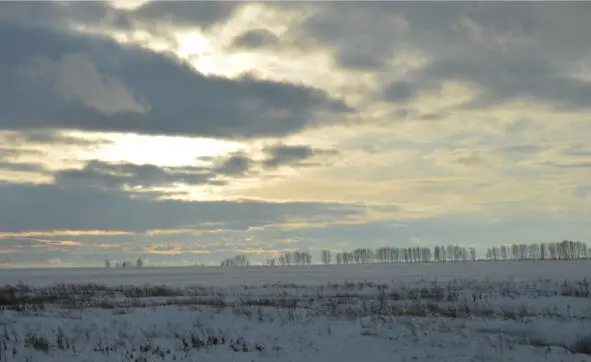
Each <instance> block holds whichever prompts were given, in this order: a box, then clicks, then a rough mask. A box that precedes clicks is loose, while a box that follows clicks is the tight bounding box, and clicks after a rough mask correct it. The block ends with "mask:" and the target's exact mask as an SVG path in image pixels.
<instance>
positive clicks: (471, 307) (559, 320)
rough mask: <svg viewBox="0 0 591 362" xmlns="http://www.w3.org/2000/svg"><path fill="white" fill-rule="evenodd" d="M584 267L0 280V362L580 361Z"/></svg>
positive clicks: (586, 355) (587, 305) (64, 273)
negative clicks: (0, 285)
mask: <svg viewBox="0 0 591 362" xmlns="http://www.w3.org/2000/svg"><path fill="white" fill-rule="evenodd" d="M590 265H591V263H589V262H583V261H579V262H572V263H570V262H523V263H519V262H498V263H487V262H480V263H467V264H446V265H348V266H329V267H321V266H316V267H301V268H298V267H291V268H281V267H275V268H273V267H252V268H227V269H221V268H161V269H160V268H144V269H129V270H122V269H110V270H105V269H46V270H41V269H39V270H14V269H13V270H2V271H0V284H2V285H4V284H8V285H6V286H3V287H0V305H1V306H2V311H1V312H0V361H2V362H4V361H14V362H29V361H30V362H46V361H51V362H74V361H76V362H85V361H88V362H91V361H92V362H94V361H97V362H98V361H101V362H103V361H105V362H120V361H121V362H123V361H126V362H127V361H133V362H147V361H206V362H207V361H212V362H213V361H218V362H226V361H241V362H242V361H244V362H251V361H260V362H264V361H269V362H271V361H277V362H286V361H289V362H292V361H293V362H295V361H302V362H303V361H305V362H321V361H322V362H325V361H339V362H350V361H351V362H353V361H354V362H358V361H362V360H364V361H368V362H370V361H371V362H373V361H375V362H381V361H389V362H397V361H453V362H455V361H524V362H525V361H532V362H535V361H573V362H576V361H590V362H591V291H590V287H589V284H588V282H587V279H586V278H587V277H588V276H589V271H590V268H589V266H590Z"/></svg>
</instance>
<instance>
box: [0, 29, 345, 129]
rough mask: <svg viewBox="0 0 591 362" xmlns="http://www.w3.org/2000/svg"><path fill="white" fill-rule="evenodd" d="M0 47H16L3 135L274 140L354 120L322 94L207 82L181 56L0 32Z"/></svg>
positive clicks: (2, 61) (9, 65) (0, 70)
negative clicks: (339, 118) (58, 132)
mask: <svg viewBox="0 0 591 362" xmlns="http://www.w3.org/2000/svg"><path fill="white" fill-rule="evenodd" d="M14 39H18V41H16V42H15V41H14ZM0 42H2V43H6V44H10V45H9V47H8V48H6V49H5V51H3V52H2V55H0V75H1V76H2V77H3V79H4V81H3V85H2V87H1V88H0V106H1V107H2V109H3V112H4V114H3V116H2V117H0V129H12V130H30V129H46V130H55V129H74V130H86V131H112V132H135V133H143V134H167V135H181V134H182V135H185V136H187V135H192V136H206V137H221V138H249V137H271V136H282V135H288V134H291V133H294V132H298V131H300V130H302V129H304V128H307V127H313V126H318V125H320V124H322V123H323V122H331V121H332V119H333V118H330V117H329V118H326V117H323V114H332V115H333V116H334V115H338V114H343V113H346V112H350V111H351V110H350V108H349V107H348V106H347V105H345V104H344V103H343V102H342V101H340V100H335V99H331V98H330V97H329V96H328V95H327V94H326V93H325V92H323V91H321V90H319V89H315V88H311V87H306V86H300V85H294V84H289V83H282V82H274V81H268V80H259V79H256V78H254V77H253V76H250V75H244V76H242V77H240V78H236V79H228V78H223V77H217V76H205V75H203V74H200V73H199V72H197V71H196V70H195V69H193V68H191V67H190V66H189V65H187V64H185V63H183V62H181V61H180V60H179V59H176V58H175V57H174V56H170V55H167V54H163V53H156V52H153V51H150V50H147V49H145V48H141V47H139V46H133V45H122V44H118V43H116V42H114V41H112V40H108V39H106V38H104V37H100V36H93V35H82V34H74V33H68V32H65V31H54V30H51V29H40V28H33V27H29V28H27V27H24V26H18V25H10V24H7V23H0ZM19 44H27V46H26V47H24V46H21V45H19ZM67 66H68V67H69V66H73V67H74V68H73V69H72V73H69V72H64V70H65V69H66V67H67ZM42 70H47V71H49V70H52V72H50V74H45V73H40V72H41V71H42ZM40 74H43V76H42V77H41V78H39V77H31V75H37V76H39V75H40ZM74 75H75V76H74ZM82 88H84V89H82ZM56 90H58V91H57V92H56ZM31 104H35V107H31V106H29V105H31Z"/></svg>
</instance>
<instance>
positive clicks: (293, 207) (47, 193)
mask: <svg viewBox="0 0 591 362" xmlns="http://www.w3.org/2000/svg"><path fill="white" fill-rule="evenodd" d="M131 196H132V195H131V194H130V193H127V192H124V191H120V190H113V189H109V190H101V189H97V188H92V187H87V186H74V185H65V184H55V185H47V184H46V185H33V184H15V183H0V203H1V204H3V205H10V208H8V207H6V208H1V209H0V230H2V231H3V232H23V231H30V230H42V231H43V230H56V229H70V230H97V229H100V230H122V231H133V232H144V231H146V230H152V229H174V228H197V229H198V228H199V227H200V226H201V225H210V224H211V223H216V224H217V225H219V227H220V228H224V229H234V230H246V229H248V228H250V227H255V226H264V225H272V224H277V223H282V222H286V221H289V220H293V219H297V220H306V219H314V218H315V217H318V216H325V217H327V218H331V219H332V220H340V219H343V218H346V217H351V216H355V215H360V214H362V213H363V212H364V210H363V208H361V207H357V206H354V205H341V204H327V203H303V202H301V203H298V202H292V203H268V202H258V201H247V200H244V201H239V202H230V201H212V202H197V201H193V202H190V201H179V200H154V199H151V198H147V197H143V198H138V197H131ZM58 211H59V212H58Z"/></svg>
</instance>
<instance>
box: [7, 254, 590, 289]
mask: <svg viewBox="0 0 591 362" xmlns="http://www.w3.org/2000/svg"><path fill="white" fill-rule="evenodd" d="M590 276H591V261H587V260H582V261H581V260H578V261H561V262H554V261H523V262H518V261H504V262H496V263H494V262H484V261H483V262H477V263H446V264H442V263H433V264H361V265H328V266H325V265H312V266H305V267H298V266H291V267H258V266H253V267H249V268H220V267H204V268H200V267H178V268H150V267H145V268H142V269H136V268H128V269H119V268H111V269H106V268H71V269H66V268H64V269H57V268H52V269H0V285H2V284H16V283H18V282H19V281H20V282H22V283H24V284H29V285H32V284H34V285H39V286H43V285H50V284H53V283H57V282H59V283H89V282H95V283H102V284H108V285H120V284H134V285H142V284H152V285H154V284H157V285H163V284H166V285H169V286H184V285H210V286H220V287H221V286H234V285H259V284H268V283H295V284H306V285H322V284H326V283H329V282H343V281H348V280H356V281H358V280H371V281H374V282H388V283H389V282H392V281H398V282H409V281H410V282H412V281H415V280H418V279H429V280H451V279H456V278H465V277H470V278H478V279H485V278H488V279H494V280H504V279H508V278H514V279H516V280H532V279H539V278H543V279H553V280H564V279H572V278H578V279H582V278H586V277H590Z"/></svg>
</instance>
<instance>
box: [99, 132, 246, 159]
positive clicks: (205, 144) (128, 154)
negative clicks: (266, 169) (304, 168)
mask: <svg viewBox="0 0 591 362" xmlns="http://www.w3.org/2000/svg"><path fill="white" fill-rule="evenodd" d="M105 138H106V139H108V140H110V141H112V142H113V143H112V144H109V145H106V146H105V147H103V148H102V149H101V150H100V151H98V152H97V153H96V154H95V155H94V156H95V157H96V158H98V159H101V160H103V161H106V162H130V163H135V164H152V165H156V166H161V167H162V166H171V167H173V166H187V165H196V164H200V163H201V162H200V161H199V160H198V158H199V157H217V156H224V155H227V154H228V153H232V152H236V151H238V150H240V149H242V148H243V145H242V144H241V143H238V142H231V141H221V140H215V139H211V138H190V137H171V136H144V135H137V134H111V135H105Z"/></svg>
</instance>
